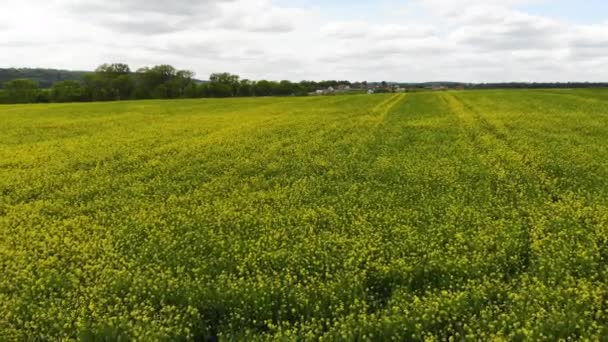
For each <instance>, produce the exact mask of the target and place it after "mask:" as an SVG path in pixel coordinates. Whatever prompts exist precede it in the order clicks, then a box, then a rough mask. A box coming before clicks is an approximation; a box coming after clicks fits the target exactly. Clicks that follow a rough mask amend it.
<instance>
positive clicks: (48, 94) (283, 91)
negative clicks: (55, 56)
mask: <svg viewBox="0 0 608 342" xmlns="http://www.w3.org/2000/svg"><path fill="white" fill-rule="evenodd" d="M339 85H350V82H348V81H322V82H314V81H302V82H298V83H294V82H290V81H280V82H277V81H267V80H259V81H252V80H248V79H241V78H240V77H239V76H238V75H233V74H230V73H214V74H212V75H211V76H210V77H209V81H206V82H203V81H199V80H196V79H195V78H194V73H193V72H191V71H188V70H177V69H175V68H174V67H172V66H170V65H157V66H153V67H144V68H140V69H138V70H136V71H134V72H133V71H131V69H130V68H129V66H128V65H127V64H122V63H113V64H103V65H100V66H99V67H98V68H97V69H96V70H95V71H94V72H92V73H88V74H86V75H84V76H83V78H82V80H81V81H76V80H66V81H59V82H55V83H53V84H52V86H51V87H50V88H48V89H43V88H40V87H39V84H38V83H37V82H36V81H34V80H30V79H16V80H12V81H8V82H5V83H4V84H3V89H2V90H1V91H0V103H45V102H87V101H121V100H136V99H182V98H203V97H236V96H239V97H244V96H290V95H295V96H303V95H308V94H309V93H310V92H314V91H315V90H316V89H319V88H327V87H330V86H333V87H337V86H339Z"/></svg>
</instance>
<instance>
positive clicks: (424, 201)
mask: <svg viewBox="0 0 608 342" xmlns="http://www.w3.org/2000/svg"><path fill="white" fill-rule="evenodd" d="M0 195H1V197H0V270H1V273H0V339H6V340H10V341H12V340H30V341H36V340H38V341H52V340H62V339H65V340H69V339H76V340H84V341H91V340H107V341H117V340H121V341H127V340H138V341H157V340H160V341H162V340H198V341H215V340H217V339H218V338H219V340H244V341H251V340H277V339H282V340H318V339H323V340H330V341H334V340H344V341H350V340H358V341H365V340H373V341H388V340H391V339H392V340H399V341H407V340H414V341H417V340H425V339H428V340H446V339H448V338H449V337H453V338H454V339H455V340H462V339H464V338H469V339H471V340H485V341H487V340H501V339H503V340H550V341H554V340H557V339H559V338H564V339H567V338H570V339H573V340H574V339H576V340H578V339H589V340H606V339H608V90H538V91H530V90H527V91H463V92H455V91H454V92H435V93H433V92H427V93H411V94H383V95H355V96H333V97H308V98H307V97H303V98H296V97H290V98H248V99H224V100H219V99H218V100H214V99H209V100H181V101H140V102H115V103H87V104H63V105H15V106H1V107H0Z"/></svg>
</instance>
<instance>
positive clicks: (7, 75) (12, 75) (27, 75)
mask: <svg viewBox="0 0 608 342" xmlns="http://www.w3.org/2000/svg"><path fill="white" fill-rule="evenodd" d="M88 73H89V72H86V71H70V70H57V69H40V68H38V69H29V68H22V69H15V68H9V69H2V68H0V87H1V86H2V85H3V84H4V83H5V82H8V81H13V80H17V79H28V80H32V81H34V82H37V83H38V85H39V86H40V88H43V89H46V88H50V87H51V86H52V85H53V84H54V83H56V82H61V81H82V79H83V77H84V75H86V74H88Z"/></svg>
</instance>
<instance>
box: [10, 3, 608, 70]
mask: <svg viewBox="0 0 608 342" xmlns="http://www.w3.org/2000/svg"><path fill="white" fill-rule="evenodd" d="M353 1H358V0H353ZM412 1H413V2H410V3H409V4H408V5H404V6H403V7H399V3H397V2H396V1H395V4H394V6H393V8H394V11H392V13H389V14H387V13H386V12H384V11H385V8H383V9H382V10H379V11H378V13H354V14H353V13H350V14H348V15H346V14H344V15H342V14H335V13H334V14H330V11H327V10H326V8H325V6H327V5H325V4H320V5H316V6H305V5H303V4H301V6H300V7H296V6H291V7H290V6H287V5H279V4H277V2H275V1H271V0H173V1H160V0H152V1H150V0H122V1H118V0H112V1H102V0H44V1H43V0H22V1H20V2H17V1H13V0H11V1H8V0H0V4H1V5H2V8H3V10H2V11H0V56H1V57H2V60H1V62H2V63H3V65H4V66H29V67H35V66H40V67H61V68H70V69H93V68H95V66H96V65H98V64H101V63H103V62H112V61H124V62H127V63H129V64H130V65H131V66H132V68H133V69H135V68H138V67H141V66H144V65H149V64H158V63H169V64H173V65H175V66H176V67H178V68H190V69H193V70H194V71H196V72H197V73H198V75H199V77H205V75H206V74H209V73H211V72H216V71H230V72H235V73H239V74H241V75H242V76H243V77H247V78H274V79H291V80H299V79H329V78H341V79H343V78H348V79H352V80H365V79H367V80H382V79H384V80H387V81H388V80H394V81H428V80H456V81H458V80H460V81H518V80H536V81H551V80H563V81H568V80H572V81H576V80H579V81H582V80H602V79H607V78H608V68H606V66H608V58H606V57H604V56H607V55H608V38H607V37H608V24H593V23H586V24H584V25H583V24H577V23H572V22H564V21H562V20H558V19H555V18H551V17H549V16H542V15H539V14H536V15H533V14H530V13H527V12H525V11H524V10H522V9H521V7H519V6H520V5H524V4H530V3H534V2H537V3H540V2H542V1H541V0H539V1H534V0H501V1H499V0H484V1H482V0H450V1H445V0H412ZM282 3H286V1H283V2H282ZM371 7H372V6H369V5H368V6H367V7H366V8H371ZM345 12H347V11H345Z"/></svg>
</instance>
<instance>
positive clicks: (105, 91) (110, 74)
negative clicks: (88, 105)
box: [84, 63, 135, 101]
mask: <svg viewBox="0 0 608 342" xmlns="http://www.w3.org/2000/svg"><path fill="white" fill-rule="evenodd" d="M84 85H85V92H86V94H87V96H88V97H89V98H90V99H91V100H93V101H113V100H126V99H130V98H132V96H133V93H134V87H135V86H134V82H133V80H132V78H131V69H129V66H128V65H126V64H122V63H114V64H102V65H100V66H99V67H98V68H97V69H95V72H94V73H93V74H89V75H86V76H85V77H84Z"/></svg>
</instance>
